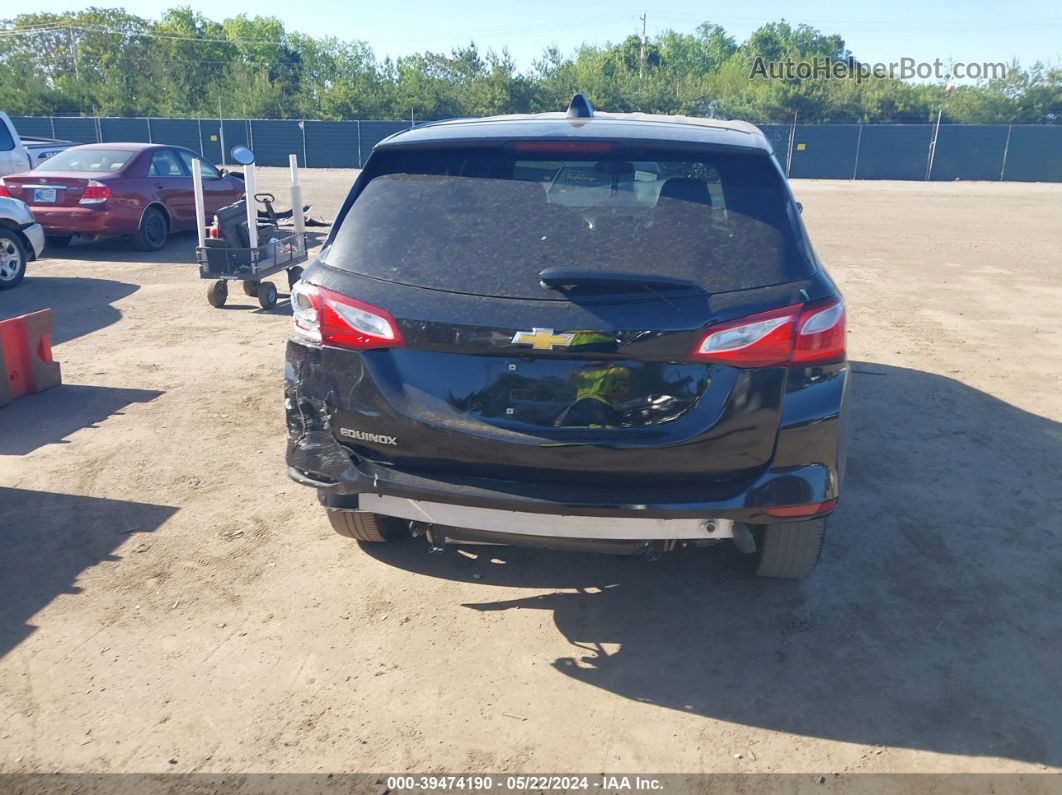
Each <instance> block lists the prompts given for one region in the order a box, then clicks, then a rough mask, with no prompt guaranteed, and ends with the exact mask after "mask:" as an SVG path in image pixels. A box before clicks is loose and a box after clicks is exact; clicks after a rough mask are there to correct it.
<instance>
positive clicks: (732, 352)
mask: <svg viewBox="0 0 1062 795" xmlns="http://www.w3.org/2000/svg"><path fill="white" fill-rule="evenodd" d="M844 320H845V318H844V302H842V301H840V300H835V301H831V302H829V303H828V304H813V305H810V306H804V305H801V304H793V305H792V306H787V307H784V308H783V309H774V310H771V311H770V312H761V313H759V314H756V315H749V316H748V317H744V318H742V319H741V320H735V321H731V322H729V323H725V324H722V325H719V326H714V327H712V328H711V329H710V330H709V331H708V333H707V334H705V335H704V337H703V338H702V339H701V341H700V344H698V345H697V347H696V349H695V350H694V352H693V358H694V359H699V360H702V361H708V362H718V363H720V364H728V365H730V366H731V367H776V366H783V365H796V366H800V365H812V364H830V363H833V362H840V361H844V355H845V353H844V342H845V339H844V333H845V332H844Z"/></svg>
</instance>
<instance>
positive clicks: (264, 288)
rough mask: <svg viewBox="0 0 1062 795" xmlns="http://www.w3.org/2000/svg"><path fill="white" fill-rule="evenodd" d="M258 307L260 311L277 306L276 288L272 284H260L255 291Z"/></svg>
mask: <svg viewBox="0 0 1062 795" xmlns="http://www.w3.org/2000/svg"><path fill="white" fill-rule="evenodd" d="M256 294H257V295H258V305H259V306H260V307H262V309H272V308H273V307H274V306H276V305H277V286H276V285H275V284H273V283H272V282H262V283H261V284H259V285H258V290H257V291H256Z"/></svg>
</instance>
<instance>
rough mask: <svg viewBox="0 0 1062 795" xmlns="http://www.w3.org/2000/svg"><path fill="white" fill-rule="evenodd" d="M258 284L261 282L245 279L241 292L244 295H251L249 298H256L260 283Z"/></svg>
mask: <svg viewBox="0 0 1062 795" xmlns="http://www.w3.org/2000/svg"><path fill="white" fill-rule="evenodd" d="M260 284H261V282H255V281H246V282H244V283H243V294H244V295H249V296H251V298H256V297H257V296H258V285H260Z"/></svg>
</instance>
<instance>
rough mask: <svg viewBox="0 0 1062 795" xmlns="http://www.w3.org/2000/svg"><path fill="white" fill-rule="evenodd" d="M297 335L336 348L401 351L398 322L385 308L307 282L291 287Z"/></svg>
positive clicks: (293, 319) (297, 283) (293, 322)
mask: <svg viewBox="0 0 1062 795" xmlns="http://www.w3.org/2000/svg"><path fill="white" fill-rule="evenodd" d="M291 313H292V324H293V326H294V328H295V333H296V334H298V335H299V336H301V337H304V338H306V339H309V340H313V341H314V342H320V343H321V344H323V345H329V346H331V347H333V348H348V349H350V350H358V351H366V350H373V349H378V348H401V347H402V344H403V343H402V335H401V333H400V332H399V330H398V324H397V323H395V319H394V318H393V317H391V315H390V314H388V313H387V312H385V311H384V310H383V309H379V308H377V307H375V306H370V305H369V304H364V303H362V302H361V301H355V300H354V299H353V298H349V297H347V296H345V295H342V294H341V293H337V292H334V291H333V290H328V289H326V288H324V287H318V286H317V285H315V284H309V283H307V282H303V281H300V282H296V283H295V286H294V287H292V288H291Z"/></svg>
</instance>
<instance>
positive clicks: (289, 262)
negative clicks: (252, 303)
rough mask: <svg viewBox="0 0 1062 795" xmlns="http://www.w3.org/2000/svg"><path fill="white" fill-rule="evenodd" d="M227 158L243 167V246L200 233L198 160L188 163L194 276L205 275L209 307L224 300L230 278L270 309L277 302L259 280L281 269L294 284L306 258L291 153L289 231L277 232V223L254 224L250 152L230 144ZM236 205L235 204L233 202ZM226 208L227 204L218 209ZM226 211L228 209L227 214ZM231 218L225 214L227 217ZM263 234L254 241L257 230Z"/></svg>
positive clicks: (202, 226)
mask: <svg viewBox="0 0 1062 795" xmlns="http://www.w3.org/2000/svg"><path fill="white" fill-rule="evenodd" d="M231 155H232V159H233V160H234V161H235V162H237V163H239V164H240V165H242V166H244V183H245V186H246V189H245V193H244V200H243V201H244V203H245V205H246V238H247V240H246V245H239V244H243V243H245V241H244V240H243V239H242V233H241V234H240V235H233V237H237V238H239V239H235V240H233V239H229V236H226V237H225V238H209V237H207V235H206V229H207V226H206V209H205V205H204V200H203V176H202V174H201V172H200V170H199V164H198V161H195V162H194V163H193V166H192V183H193V185H194V187H195V216H196V225H197V227H198V230H199V245H198V247H197V248H196V250H195V258H196V262H197V263H198V264H199V278H201V279H211V280H213V283H212V284H211V285H210V287H209V288H208V289H207V301H209V302H210V305H211V306H213V307H218V308H219V307H222V306H224V305H225V302H226V301H227V300H228V296H229V285H228V283H229V282H230V281H239V282H242V283H243V291H244V293H245V294H246V295H249V296H252V297H255V298H257V299H258V305H259V306H261V307H262V308H263V309H272V308H273V307H274V306H276V303H277V288H276V286H275V285H274V284H273V283H272V282H267V281H264V280H265V279H267V278H268V277H270V276H272V275H273V274H276V273H280V271H287V274H288V286H289V287H290V286H291V285H293V284H295V282H297V281H298V280H299V277H300V276H301V275H302V268H301V267H299V266H300V264H301V263H303V262H305V261H306V259H307V253H306V222H305V218H304V216H303V205H302V187H301V186H300V184H299V166H298V162H297V159H296V156H295V155H290V157H289V159H288V160H289V164H290V166H291V207H292V220H293V226H294V230H293V231H292V232H290V233H288V232H286V231H285V232H281V231H280V230H279V227H277V226H270V227H266V228H262V227H260V226H259V219H258V207H257V195H256V194H255V170H254V153H253V152H251V150H250V149H248V148H247V147H245V146H237V147H234V148H233V150H232V152H231ZM233 207H236V205H233ZM223 209H228V208H223ZM230 215H231V213H230ZM230 220H231V218H230ZM260 234H262V235H263V236H268V240H266V241H265V243H260V241H259V235H260Z"/></svg>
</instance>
